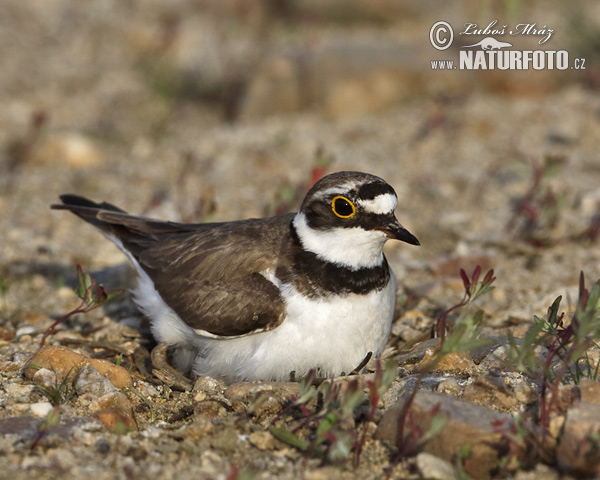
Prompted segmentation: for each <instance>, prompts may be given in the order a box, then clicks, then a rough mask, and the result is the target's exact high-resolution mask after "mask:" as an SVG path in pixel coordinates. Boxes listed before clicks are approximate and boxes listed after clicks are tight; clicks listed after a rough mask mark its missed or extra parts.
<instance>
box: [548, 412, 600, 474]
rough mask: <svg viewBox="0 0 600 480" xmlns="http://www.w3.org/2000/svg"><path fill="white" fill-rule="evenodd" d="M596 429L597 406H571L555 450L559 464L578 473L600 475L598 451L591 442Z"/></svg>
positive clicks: (598, 422) (599, 421)
mask: <svg viewBox="0 0 600 480" xmlns="http://www.w3.org/2000/svg"><path fill="white" fill-rule="evenodd" d="M598 432H600V405H598V404H594V403H587V402H579V403H578V404H577V405H576V406H574V407H572V408H570V409H569V410H568V411H567V415H566V419H565V424H564V428H563V432H562V435H561V438H560V443H559V446H558V448H557V450H556V455H557V460H558V464H559V465H560V467H561V468H562V469H564V470H566V471H568V472H570V473H572V474H574V475H577V476H585V477H588V476H592V477H593V476H596V475H598V474H600V454H599V453H598V449H597V448H596V447H595V445H594V443H593V442H592V441H590V438H593V437H594V436H595V435H597V434H598ZM590 436H591V437H590Z"/></svg>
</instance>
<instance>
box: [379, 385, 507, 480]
mask: <svg viewBox="0 0 600 480" xmlns="http://www.w3.org/2000/svg"><path fill="white" fill-rule="evenodd" d="M407 398H408V394H407V395H405V396H404V397H403V398H401V399H400V400H399V401H398V402H397V403H396V404H395V405H393V406H392V407H390V408H389V409H388V410H387V412H386V413H385V414H384V416H383V418H382V419H381V421H380V422H379V426H378V428H377V432H376V434H375V438H376V439H378V440H382V441H384V442H386V443H389V444H391V445H395V444H396V438H397V436H398V435H399V434H400V432H398V431H397V426H398V418H399V415H400V413H401V411H402V409H403V407H404V403H405V401H406V399H407ZM436 408H438V409H439V411H441V412H442V413H443V414H444V415H445V416H446V423H445V425H444V427H443V429H442V431H441V432H440V433H439V434H438V435H436V436H434V437H433V438H432V439H431V440H430V441H429V442H428V443H427V444H426V445H425V446H424V447H423V451H425V452H427V453H430V454H432V455H435V456H436V457H440V458H442V459H443V460H446V461H452V460H453V458H455V456H456V455H457V453H458V452H459V450H460V449H461V448H462V447H463V445H465V444H470V445H471V456H470V457H469V458H468V459H466V460H465V461H464V468H465V471H466V472H467V474H468V475H470V476H471V477H472V478H478V479H485V478H489V477H490V475H491V473H492V472H493V471H494V470H495V469H496V468H497V465H498V461H499V459H500V458H501V456H502V455H503V454H504V451H502V448H500V445H501V443H502V442H500V440H501V437H502V436H501V434H500V433H498V432H497V431H496V430H495V429H494V427H493V425H498V424H506V425H510V424H511V422H512V417H511V416H510V415H507V414H505V413H500V412H496V411H494V410H491V409H489V408H486V407H483V406H480V405H476V404H473V403H471V402H467V401H464V400H461V399H458V398H454V397H451V396H448V395H444V394H441V393H437V392H428V391H425V390H421V391H419V392H417V394H416V396H415V397H414V401H413V403H412V405H411V408H410V411H411V415H412V418H413V421H414V422H415V424H416V426H417V427H418V428H420V429H421V430H422V431H423V432H426V431H427V429H428V428H429V425H430V422H431V416H432V411H433V410H434V409H436Z"/></svg>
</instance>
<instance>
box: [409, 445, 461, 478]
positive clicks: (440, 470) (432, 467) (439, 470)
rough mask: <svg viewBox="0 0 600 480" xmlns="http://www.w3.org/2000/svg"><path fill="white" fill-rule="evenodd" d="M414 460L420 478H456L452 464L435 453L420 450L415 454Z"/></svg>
mask: <svg viewBox="0 0 600 480" xmlns="http://www.w3.org/2000/svg"><path fill="white" fill-rule="evenodd" d="M416 460H417V468H418V469H419V473H420V474H421V477H422V478H427V479H428V480H454V479H455V478H456V475H455V473H454V467H453V466H452V464H451V463H449V462H446V461H445V460H442V459H441V458H439V457H436V456H435V455H431V454H430V453H426V452H422V453H419V454H418V455H417V459H416Z"/></svg>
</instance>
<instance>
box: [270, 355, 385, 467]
mask: <svg viewBox="0 0 600 480" xmlns="http://www.w3.org/2000/svg"><path fill="white" fill-rule="evenodd" d="M395 376H396V366H395V364H394V363H393V362H392V361H389V362H388V363H387V364H386V366H385V367H382V366H381V362H378V364H377V367H376V371H375V375H374V379H373V380H367V382H366V383H367V388H366V390H367V393H365V391H364V390H363V389H362V388H361V387H360V384H359V382H358V380H357V379H353V380H351V381H350V382H349V383H348V384H347V385H346V388H342V384H341V383H340V382H329V381H327V382H323V383H321V384H320V385H319V386H318V387H314V386H313V385H312V383H313V380H314V379H315V378H316V373H315V372H311V373H310V374H309V375H308V376H307V377H306V378H304V379H303V380H302V381H301V382H300V391H299V393H298V396H296V397H293V398H292V402H291V403H290V404H289V405H287V406H286V407H285V408H284V409H283V410H282V411H281V412H280V414H279V415H278V416H277V417H276V419H275V420H273V422H272V423H271V425H270V426H269V431H270V432H271V434H272V435H273V436H274V437H276V438H277V439H279V440H280V441H282V442H284V443H287V444H288V445H291V446H293V447H294V448H297V449H298V450H300V451H302V452H304V453H305V454H306V455H308V456H311V457H317V458H320V459H321V460H322V461H323V463H338V462H341V461H344V460H346V459H347V458H349V457H350V456H353V464H354V466H357V465H358V464H359V462H360V456H361V453H362V451H363V449H364V445H365V442H366V434H367V432H366V428H367V425H368V422H371V421H373V418H374V415H375V412H376V408H377V403H378V401H379V399H380V398H381V395H383V393H384V392H385V391H386V390H387V389H388V388H389V386H390V384H391V383H392V381H393V380H394V378H395ZM365 404H366V405H367V414H366V416H365V417H366V418H364V419H362V422H361V421H360V419H357V418H356V417H355V415H356V412H357V408H358V407H359V406H361V405H365ZM283 416H292V418H296V419H298V418H299V423H298V425H296V426H295V427H294V428H293V429H291V430H286V429H281V428H277V427H275V426H274V425H273V423H274V422H275V421H276V420H278V419H279V418H281V417H283ZM357 422H358V423H363V422H365V424H364V425H363V426H362V431H361V428H360V427H359V425H357ZM301 433H304V435H301Z"/></svg>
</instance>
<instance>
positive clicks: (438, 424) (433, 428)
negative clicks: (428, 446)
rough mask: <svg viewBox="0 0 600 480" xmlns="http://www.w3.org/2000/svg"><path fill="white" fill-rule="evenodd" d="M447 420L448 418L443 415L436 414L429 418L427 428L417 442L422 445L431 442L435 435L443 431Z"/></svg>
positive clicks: (440, 413) (441, 413)
mask: <svg viewBox="0 0 600 480" xmlns="http://www.w3.org/2000/svg"><path fill="white" fill-rule="evenodd" d="M447 420H448V418H447V417H446V414H445V413H443V412H437V413H436V414H435V415H434V416H433V417H432V418H431V423H430V424H429V428H428V429H427V431H426V432H425V433H424V434H423V436H422V437H421V439H420V440H419V443H421V444H422V445H424V444H425V443H427V442H429V440H431V439H432V438H433V437H435V436H436V435H439V434H440V433H441V432H442V430H443V429H444V427H445V426H446V422H447Z"/></svg>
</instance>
